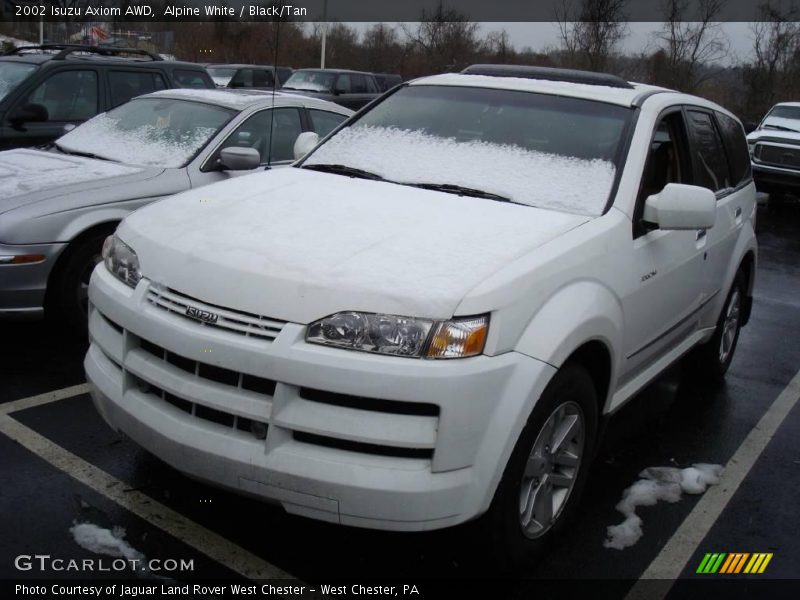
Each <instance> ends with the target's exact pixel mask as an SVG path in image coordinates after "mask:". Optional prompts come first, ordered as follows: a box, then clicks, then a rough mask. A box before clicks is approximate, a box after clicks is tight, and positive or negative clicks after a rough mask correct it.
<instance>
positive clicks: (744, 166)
mask: <svg viewBox="0 0 800 600" xmlns="http://www.w3.org/2000/svg"><path fill="white" fill-rule="evenodd" d="M716 114H717V123H719V128H720V130H721V132H722V142H723V144H725V151H726V152H727V153H728V162H729V163H730V166H731V180H732V181H733V185H734V186H737V185H739V184H740V183H742V182H743V181H748V180H749V179H750V177H751V176H752V174H751V171H750V154H749V153H748V151H747V139H746V138H745V137H744V129H743V128H742V126H741V125H740V124H739V122H738V121H737V120H736V119H732V118H731V117H729V116H728V115H724V114H722V113H716Z"/></svg>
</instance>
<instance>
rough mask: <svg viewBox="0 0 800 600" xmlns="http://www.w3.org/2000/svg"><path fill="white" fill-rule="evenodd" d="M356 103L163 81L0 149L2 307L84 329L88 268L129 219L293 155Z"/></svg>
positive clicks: (7, 312)
mask: <svg viewBox="0 0 800 600" xmlns="http://www.w3.org/2000/svg"><path fill="white" fill-rule="evenodd" d="M351 114H353V111H351V110H349V109H346V108H343V107H341V106H339V105H337V104H332V103H329V102H325V101H322V100H317V99H314V98H309V97H304V96H293V95H290V94H284V93H275V94H274V95H273V94H272V93H265V92H258V91H222V90H189V89H182V90H165V91H160V92H155V93H153V94H148V95H145V96H140V97H138V98H135V99H133V100H131V101H130V102H128V103H126V104H123V105H122V106H119V107H117V108H115V109H114V110H111V111H109V112H108V113H104V114H101V115H98V116H97V117H95V118H93V119H91V120H90V121H87V122H86V123H84V124H83V125H81V126H79V127H77V128H75V129H73V130H72V131H70V132H69V133H67V134H66V135H64V136H62V137H61V138H59V139H58V140H57V141H56V142H55V144H54V145H53V146H52V147H51V148H48V149H19V150H11V151H7V152H0V318H3V317H39V316H42V315H43V314H44V313H45V311H47V313H48V315H52V316H55V317H57V318H58V319H60V320H62V321H64V322H65V323H67V324H68V325H71V326H73V327H75V328H77V329H85V323H86V305H87V294H86V291H87V287H88V282H89V276H90V274H91V271H92V268H93V267H94V265H95V264H96V263H97V262H98V261H99V260H100V252H101V247H102V244H103V240H104V239H105V238H106V236H108V235H109V234H110V233H112V232H113V231H114V229H115V228H116V226H117V223H118V222H119V221H120V220H121V219H123V218H124V217H125V216H126V215H128V214H129V213H130V212H132V211H134V210H136V209H137V208H139V207H141V206H144V205H145V204H148V203H150V202H153V201H155V200H159V199H161V198H164V197H165V196H169V195H172V194H176V193H178V192H182V191H185V190H188V189H191V188H195V187H198V186H203V185H207V184H210V183H214V182H217V181H224V180H226V179H229V178H231V177H235V176H238V175H241V174H246V173H250V172H253V171H255V170H261V169H264V168H271V167H274V166H279V165H285V164H289V163H291V162H292V161H293V160H294V152H293V148H294V144H295V141H296V140H297V138H298V136H299V135H300V134H301V133H303V132H309V131H310V132H316V133H317V134H319V135H320V136H325V135H326V134H328V133H329V132H330V131H332V130H333V129H334V128H336V127H337V126H338V125H339V124H340V123H341V122H342V121H344V120H345V119H346V118H347V117H348V116H350V115H351ZM304 137H312V139H314V138H315V136H304Z"/></svg>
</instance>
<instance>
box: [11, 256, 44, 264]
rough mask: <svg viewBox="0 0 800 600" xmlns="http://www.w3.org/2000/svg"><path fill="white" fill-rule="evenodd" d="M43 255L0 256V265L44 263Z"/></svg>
mask: <svg viewBox="0 0 800 600" xmlns="http://www.w3.org/2000/svg"><path fill="white" fill-rule="evenodd" d="M46 258H47V257H46V256H45V255H44V254H17V255H14V256H0V265H32V264H34V263H40V262H44V260H45V259H46Z"/></svg>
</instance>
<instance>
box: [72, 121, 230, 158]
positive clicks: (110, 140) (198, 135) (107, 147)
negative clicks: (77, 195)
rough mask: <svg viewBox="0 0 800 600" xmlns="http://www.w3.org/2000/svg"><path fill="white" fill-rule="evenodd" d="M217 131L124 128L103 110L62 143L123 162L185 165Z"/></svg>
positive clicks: (144, 127) (76, 149)
mask: <svg viewBox="0 0 800 600" xmlns="http://www.w3.org/2000/svg"><path fill="white" fill-rule="evenodd" d="M214 133H216V130H215V129H212V128H210V127H194V128H192V129H189V130H187V131H184V132H181V133H178V132H177V131H175V130H173V129H170V128H159V127H155V126H153V125H149V124H148V125H144V126H142V127H138V128H136V129H131V130H127V131H122V130H121V129H120V128H119V127H117V123H116V120H115V119H113V118H112V117H109V116H108V115H105V114H100V115H97V116H96V117H94V118H93V119H91V120H90V121H87V122H86V123H84V124H83V125H81V126H80V127H76V128H75V129H73V130H72V131H70V132H69V133H67V134H66V135H64V136H63V137H61V138H60V139H59V140H58V145H59V146H61V147H63V148H64V149H66V150H67V151H69V152H86V153H90V154H97V155H98V156H102V157H103V158H108V159H110V160H115V161H118V162H121V163H127V164H133V165H149V166H154V167H165V168H168V169H170V168H172V169H175V168H179V167H182V166H183V165H185V164H186V163H187V162H188V161H189V159H190V158H192V157H193V156H194V155H195V154H196V153H197V151H198V150H200V148H202V147H203V146H205V144H206V142H207V141H208V139H209V138H210V137H211V136H212V135H214Z"/></svg>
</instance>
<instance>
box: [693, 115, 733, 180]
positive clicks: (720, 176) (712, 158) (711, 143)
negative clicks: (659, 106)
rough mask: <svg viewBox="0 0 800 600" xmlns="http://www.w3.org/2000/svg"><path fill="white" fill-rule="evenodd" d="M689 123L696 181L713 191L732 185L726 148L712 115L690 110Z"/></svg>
mask: <svg viewBox="0 0 800 600" xmlns="http://www.w3.org/2000/svg"><path fill="white" fill-rule="evenodd" d="M687 116H688V125H689V131H690V132H691V137H692V142H693V143H692V153H693V155H694V163H695V174H694V183H695V185H700V186H702V187H706V188H708V189H710V190H711V191H712V192H717V191H719V190H722V189H725V188H728V187H731V182H730V173H729V171H728V162H727V159H726V155H725V150H724V148H723V146H722V140H721V139H720V136H719V133H718V132H717V128H716V126H715V125H714V121H713V119H712V118H711V115H710V114H709V113H707V112H700V111H697V110H688V111H687Z"/></svg>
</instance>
